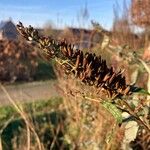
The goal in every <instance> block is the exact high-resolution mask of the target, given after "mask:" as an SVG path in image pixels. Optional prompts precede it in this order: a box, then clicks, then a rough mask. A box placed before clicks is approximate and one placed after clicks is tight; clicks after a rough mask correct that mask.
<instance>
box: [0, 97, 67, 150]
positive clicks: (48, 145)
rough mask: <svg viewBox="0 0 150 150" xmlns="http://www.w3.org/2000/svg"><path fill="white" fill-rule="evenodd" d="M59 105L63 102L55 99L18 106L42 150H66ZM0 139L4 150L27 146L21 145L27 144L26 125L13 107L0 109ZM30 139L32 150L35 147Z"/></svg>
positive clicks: (61, 113)
mask: <svg viewBox="0 0 150 150" xmlns="http://www.w3.org/2000/svg"><path fill="white" fill-rule="evenodd" d="M61 104H62V98H61V97H54V98H51V99H49V100H41V101H38V102H36V103H33V102H32V103H28V104H23V105H22V106H21V107H22V109H23V111H24V113H26V114H27V116H28V118H29V120H30V121H31V122H32V124H33V126H34V129H35V131H36V133H37V135H38V137H39V139H40V142H41V144H42V147H43V149H58V148H60V147H61V146H62V147H64V146H65V147H66V149H67V145H65V144H64V141H63V132H64V127H63V122H64V121H65V111H64V110H63V109H62V110H61V109H60V108H61ZM31 122H30V123H31ZM0 135H1V141H2V142H1V143H2V147H3V149H4V150H7V149H8V150H11V149H12V150H13V149H22V146H26V145H27V143H24V142H25V141H27V140H26V138H27V129H26V122H25V120H24V119H23V118H22V116H20V114H19V113H18V112H17V111H16V109H15V108H14V107H12V106H4V107H0ZM29 135H30V136H31V137H30V139H31V140H30V144H31V146H30V148H31V149H32V147H33V149H34V148H35V147H37V145H36V144H37V143H36V139H35V137H34V135H33V134H32V133H30V134H29ZM33 145H34V146H33Z"/></svg>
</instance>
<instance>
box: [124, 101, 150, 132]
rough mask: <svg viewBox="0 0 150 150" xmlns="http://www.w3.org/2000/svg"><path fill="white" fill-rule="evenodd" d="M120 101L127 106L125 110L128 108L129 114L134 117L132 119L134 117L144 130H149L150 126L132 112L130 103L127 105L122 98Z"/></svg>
mask: <svg viewBox="0 0 150 150" xmlns="http://www.w3.org/2000/svg"><path fill="white" fill-rule="evenodd" d="M122 103H123V104H124V105H125V106H126V108H127V110H128V113H129V114H130V115H132V116H133V117H134V119H135V120H136V121H137V122H138V123H139V124H141V125H142V126H143V127H144V128H145V130H147V131H148V132H150V127H149V126H147V125H146V124H145V123H144V122H143V121H142V120H141V119H140V118H139V116H138V115H137V114H135V113H134V111H133V110H132V108H131V107H130V105H129V104H128V103H127V102H126V101H124V100H122Z"/></svg>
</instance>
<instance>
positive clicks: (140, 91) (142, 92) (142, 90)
mask: <svg viewBox="0 0 150 150" xmlns="http://www.w3.org/2000/svg"><path fill="white" fill-rule="evenodd" d="M133 92H134V93H141V94H146V95H150V93H149V92H148V91H147V90H145V89H143V88H135V89H133Z"/></svg>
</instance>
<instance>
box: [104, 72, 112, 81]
mask: <svg viewBox="0 0 150 150" xmlns="http://www.w3.org/2000/svg"><path fill="white" fill-rule="evenodd" d="M109 78H110V73H107V74H106V75H105V77H104V78H103V81H104V82H105V81H107V80H108V79H109Z"/></svg>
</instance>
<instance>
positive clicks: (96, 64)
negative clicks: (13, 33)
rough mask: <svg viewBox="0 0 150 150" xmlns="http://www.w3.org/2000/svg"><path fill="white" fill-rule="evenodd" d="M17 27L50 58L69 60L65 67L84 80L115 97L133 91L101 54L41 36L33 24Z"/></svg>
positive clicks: (120, 73) (20, 24)
mask: <svg viewBox="0 0 150 150" xmlns="http://www.w3.org/2000/svg"><path fill="white" fill-rule="evenodd" d="M17 28H18V30H19V32H20V33H21V34H22V35H23V36H24V37H25V38H26V39H27V40H31V41H35V42H37V43H38V44H39V46H40V48H41V49H42V50H43V51H44V52H45V53H46V54H47V55H46V56H47V58H48V59H51V58H53V57H57V58H60V59H65V60H68V61H69V63H70V64H71V65H70V66H69V65H68V64H67V63H63V65H64V66H65V69H66V70H67V72H72V73H73V74H75V76H76V77H78V78H79V79H80V80H81V81H82V82H84V83H86V84H88V85H90V86H95V87H96V88H97V89H104V90H106V91H107V92H108V93H109V96H110V97H113V98H115V97H116V96H123V95H128V94H130V93H131V87H130V85H127V84H126V81H125V77H124V76H122V72H121V71H120V72H118V73H115V72H114V71H113V68H112V67H110V68H109V67H108V66H107V64H106V61H105V60H103V59H102V58H101V56H96V55H95V54H93V53H85V54H84V53H83V52H82V51H81V50H75V49H74V47H73V46H72V45H71V44H67V42H66V41H61V42H56V41H55V40H53V39H51V38H49V37H48V38H46V37H40V36H39V35H38V32H37V30H35V29H34V28H33V27H31V26H29V27H28V28H25V27H24V26H23V25H22V23H19V24H18V25H17Z"/></svg>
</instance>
